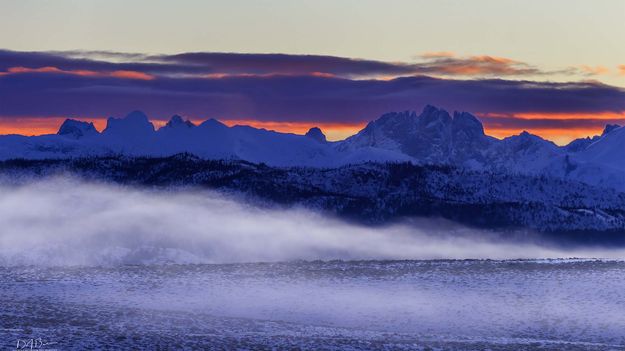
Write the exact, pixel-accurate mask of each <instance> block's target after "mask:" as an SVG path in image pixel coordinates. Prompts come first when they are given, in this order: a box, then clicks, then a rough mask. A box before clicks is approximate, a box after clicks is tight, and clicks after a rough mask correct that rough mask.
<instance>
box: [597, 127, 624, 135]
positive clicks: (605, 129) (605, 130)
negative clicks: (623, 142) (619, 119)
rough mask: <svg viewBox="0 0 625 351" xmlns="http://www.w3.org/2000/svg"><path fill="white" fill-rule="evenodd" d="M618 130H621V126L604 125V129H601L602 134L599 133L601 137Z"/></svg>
mask: <svg viewBox="0 0 625 351" xmlns="http://www.w3.org/2000/svg"><path fill="white" fill-rule="evenodd" d="M618 128H621V126H620V125H618V124H606V125H605V128H603V133H601V136H604V135H606V134H608V133H610V132H612V131H613V130H615V129H618Z"/></svg>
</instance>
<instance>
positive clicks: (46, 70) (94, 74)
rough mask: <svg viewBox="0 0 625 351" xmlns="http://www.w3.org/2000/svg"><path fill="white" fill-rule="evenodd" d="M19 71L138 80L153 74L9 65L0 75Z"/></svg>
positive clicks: (151, 77) (148, 77)
mask: <svg viewBox="0 0 625 351" xmlns="http://www.w3.org/2000/svg"><path fill="white" fill-rule="evenodd" d="M21 73H57V74H71V75H76V76H82V77H115V78H122V79H140V80H152V79H154V76H153V75H150V74H147V73H143V72H137V71H111V72H96V71H90V70H62V69H59V68H58V67H52V66H46V67H38V68H28V67H21V66H20V67H10V68H8V69H7V70H6V72H0V75H9V74H21Z"/></svg>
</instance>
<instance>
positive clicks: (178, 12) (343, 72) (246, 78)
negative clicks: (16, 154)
mask: <svg viewBox="0 0 625 351" xmlns="http://www.w3.org/2000/svg"><path fill="white" fill-rule="evenodd" d="M0 13H1V14H2V15H0V19H1V21H0V133H3V134H4V133H21V134H28V135H34V134H42V133H51V132H54V131H55V130H56V128H57V127H58V125H59V124H60V123H61V121H62V120H63V119H64V118H66V117H72V118H79V119H84V120H90V121H93V122H94V123H95V125H96V126H97V127H98V128H100V129H102V128H104V126H105V124H106V120H105V119H106V118H107V117H109V116H123V115H125V114H126V113H127V112H129V111H132V110H136V109H140V110H143V111H145V112H146V113H147V114H148V115H149V116H150V118H151V119H152V120H153V121H154V122H155V124H157V125H160V124H162V123H164V121H166V120H167V119H168V118H169V117H170V116H171V115H173V114H180V115H183V116H185V117H187V118H189V119H191V120H194V121H201V120H204V119H207V118H217V119H219V120H222V121H224V122H225V123H227V124H230V125H233V124H237V123H238V124H251V125H254V126H258V127H265V128H269V129H275V130H280V131H290V132H295V133H304V132H305V131H306V130H307V129H308V128H310V127H312V126H320V127H321V128H322V129H323V130H324V132H325V133H326V134H328V136H329V138H330V139H334V140H336V139H341V138H344V137H346V136H348V135H350V134H353V133H355V132H356V131H357V130H359V129H360V128H362V127H363V126H364V125H365V124H366V123H367V122H368V121H370V120H372V119H375V118H376V117H378V116H379V115H381V114H383V113H385V112H390V111H403V110H417V111H418V110H420V109H422V108H423V106H425V105H427V104H434V105H437V106H440V107H443V108H446V109H448V110H462V111H468V112H471V113H474V114H476V115H477V116H478V117H480V118H481V120H482V121H483V123H484V126H485V129H486V132H487V133H488V134H491V135H493V136H496V137H500V138H501V137H505V136H509V135H513V134H518V133H519V132H521V131H522V130H528V131H530V132H532V133H535V134H538V135H541V136H543V137H546V138H549V139H551V140H553V141H555V142H557V143H560V144H564V143H566V142H568V141H569V140H571V139H573V138H576V137H581V136H587V135H594V134H599V133H601V130H602V129H603V127H604V125H605V124H606V123H621V124H624V123H625V45H622V40H623V38H624V37H625V26H624V25H623V23H622V16H623V14H625V1H621V0H597V1H580V0H527V1H516V0H473V1H463V0H457V1H450V0H437V1H420V0H410V1H399V0H397V1H393V0H387V1H370V0H358V1H349V0H343V1H324V0H318V1H285V0H272V1H260V0H259V1H237V0H230V1H194V0H186V1H185V0H181V1H175V2H172V1H161V0H149V1H148V0H126V1H118V0H107V1H99V0H80V1H70V0H55V1H44V0H37V1H35V0H4V1H2V2H0Z"/></svg>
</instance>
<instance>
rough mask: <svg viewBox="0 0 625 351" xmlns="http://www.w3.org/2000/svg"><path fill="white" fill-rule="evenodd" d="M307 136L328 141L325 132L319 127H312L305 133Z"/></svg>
mask: <svg viewBox="0 0 625 351" xmlns="http://www.w3.org/2000/svg"><path fill="white" fill-rule="evenodd" d="M305 135H306V136H307V137H309V138H312V139H314V140H316V141H318V142H320V143H325V142H327V139H326V136H325V134H323V132H322V131H321V129H320V128H319V127H312V128H310V129H309V130H308V132H306V134H305Z"/></svg>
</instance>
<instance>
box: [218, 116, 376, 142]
mask: <svg viewBox="0 0 625 351" xmlns="http://www.w3.org/2000/svg"><path fill="white" fill-rule="evenodd" d="M221 122H222V123H224V124H225V125H227V126H229V127H232V126H235V125H247V126H252V127H254V128H264V129H267V130H273V131H276V132H282V133H293V134H300V135H301V134H306V132H308V130H309V129H310V128H312V127H319V128H320V129H321V131H322V132H323V134H325V135H326V138H327V139H328V140H331V141H337V140H343V139H345V138H347V137H349V136H352V135H354V134H356V133H358V131H360V130H361V129H362V128H364V127H365V125H366V123H323V122H322V123H317V122H275V121H257V120H248V119H244V120H224V121H221Z"/></svg>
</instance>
